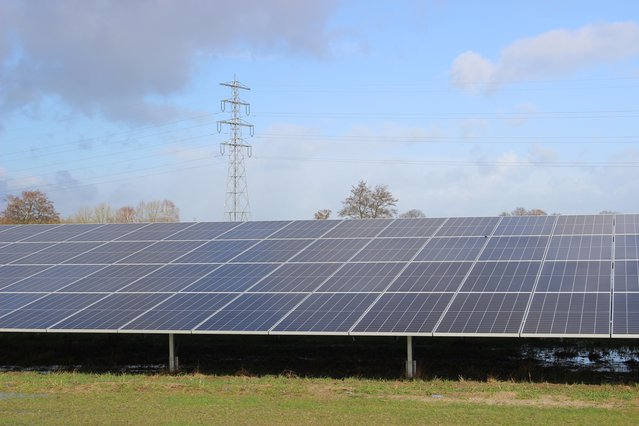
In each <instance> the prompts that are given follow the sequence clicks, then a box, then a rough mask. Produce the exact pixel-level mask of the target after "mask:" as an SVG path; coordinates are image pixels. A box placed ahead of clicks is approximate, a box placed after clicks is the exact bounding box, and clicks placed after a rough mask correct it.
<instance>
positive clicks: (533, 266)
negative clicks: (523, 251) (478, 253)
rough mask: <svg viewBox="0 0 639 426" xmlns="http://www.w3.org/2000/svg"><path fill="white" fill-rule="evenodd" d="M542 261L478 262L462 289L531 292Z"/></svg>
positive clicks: (466, 290)
mask: <svg viewBox="0 0 639 426" xmlns="http://www.w3.org/2000/svg"><path fill="white" fill-rule="evenodd" d="M540 266H541V262H477V263H476V264H475V266H473V268H472V269H471V270H470V274H468V278H466V281H465V282H464V285H462V287H461V289H460V291H465V292H468V291H472V292H521V291H523V292H531V291H532V289H533V287H534V286H535V279H536V278H537V273H538V272H539V267H540Z"/></svg>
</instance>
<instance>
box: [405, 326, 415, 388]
mask: <svg viewBox="0 0 639 426" xmlns="http://www.w3.org/2000/svg"><path fill="white" fill-rule="evenodd" d="M415 367H416V362H415V361H413V336H408V337H406V378H407V379H412V378H413V377H415Z"/></svg>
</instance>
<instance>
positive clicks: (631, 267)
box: [615, 261, 639, 291]
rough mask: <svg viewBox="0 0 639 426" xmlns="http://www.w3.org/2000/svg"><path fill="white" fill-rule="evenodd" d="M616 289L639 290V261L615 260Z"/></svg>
mask: <svg viewBox="0 0 639 426" xmlns="http://www.w3.org/2000/svg"><path fill="white" fill-rule="evenodd" d="M615 291H639V261H629V262H621V261H617V262H615Z"/></svg>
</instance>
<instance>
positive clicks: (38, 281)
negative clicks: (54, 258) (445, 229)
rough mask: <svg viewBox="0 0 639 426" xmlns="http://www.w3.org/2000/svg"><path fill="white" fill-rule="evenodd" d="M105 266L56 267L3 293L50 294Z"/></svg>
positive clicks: (14, 285)
mask: <svg viewBox="0 0 639 426" xmlns="http://www.w3.org/2000/svg"><path fill="white" fill-rule="evenodd" d="M101 268H104V265H97V266H96V265H56V266H53V267H50V268H49V269H46V270H44V271H42V272H40V273H38V274H36V275H33V276H31V277H29V278H25V279H23V280H21V281H18V282H17V283H15V284H12V285H10V286H8V287H6V288H4V289H3V291H14V292H18V291H22V292H26V293H38V292H44V293H49V292H53V291H58V290H60V289H62V288H63V287H65V286H67V285H69V284H71V283H73V282H74V281H77V280H79V279H80V278H83V277H86V276H87V275H91V274H93V273H94V272H96V271H98V270H99V269H101Z"/></svg>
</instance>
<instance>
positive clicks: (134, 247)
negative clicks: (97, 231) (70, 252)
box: [65, 241, 153, 265]
mask: <svg viewBox="0 0 639 426" xmlns="http://www.w3.org/2000/svg"><path fill="white" fill-rule="evenodd" d="M151 244H153V243H152V242H151V241H114V242H110V243H105V244H102V245H101V246H98V247H96V248H94V249H93V250H91V251H89V252H86V253H82V254H80V255H78V256H76V257H74V258H72V259H69V260H67V261H66V262H65V263H73V264H76V265H88V264H96V265H99V264H102V265H109V264H111V263H115V262H117V261H118V260H121V259H124V258H125V257H127V256H130V255H131V254H133V253H135V252H138V251H140V250H142V249H143V248H146V247H148V246H149V245H151Z"/></svg>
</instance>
